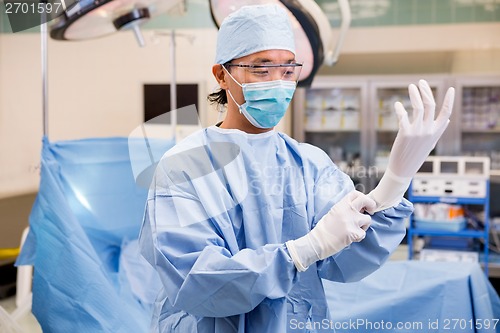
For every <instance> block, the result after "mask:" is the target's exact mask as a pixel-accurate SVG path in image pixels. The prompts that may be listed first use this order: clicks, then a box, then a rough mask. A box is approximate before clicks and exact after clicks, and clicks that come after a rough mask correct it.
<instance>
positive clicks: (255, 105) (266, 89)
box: [224, 68, 296, 128]
mask: <svg viewBox="0 0 500 333" xmlns="http://www.w3.org/2000/svg"><path fill="white" fill-rule="evenodd" d="M224 69H225V68H224ZM226 72H227V73H228V74H229V76H231V78H232V79H233V80H234V82H236V83H237V84H238V85H239V86H240V87H241V88H242V89H243V97H244V98H245V103H243V104H241V105H240V104H238V103H237V102H236V100H235V99H234V97H233V95H232V94H231V92H230V91H229V90H228V93H229V96H230V97H231V99H232V100H233V101H234V103H235V104H236V105H237V106H238V109H239V110H240V113H242V114H243V115H244V116H245V118H247V119H248V121H249V122H250V123H251V124H252V125H254V126H255V127H258V128H272V127H274V126H276V125H277V124H278V123H279V121H280V120H281V119H282V118H283V116H284V115H285V112H286V109H287V108H288V105H289V104H290V101H291V100H292V97H293V94H294V92H295V87H296V83H295V81H285V80H275V81H264V82H252V83H243V84H240V83H239V82H238V81H236V79H235V78H234V77H233V76H232V75H231V74H230V73H229V72H228V71H227V70H226Z"/></svg>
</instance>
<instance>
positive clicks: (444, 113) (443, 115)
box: [436, 87, 455, 128]
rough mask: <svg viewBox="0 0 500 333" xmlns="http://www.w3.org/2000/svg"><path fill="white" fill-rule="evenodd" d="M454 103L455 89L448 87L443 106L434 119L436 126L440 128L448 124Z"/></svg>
mask: <svg viewBox="0 0 500 333" xmlns="http://www.w3.org/2000/svg"><path fill="white" fill-rule="evenodd" d="M454 101H455V88H453V87H450V88H449V89H448V91H447V92H446V95H445V96H444V101H443V106H442V107H441V111H439V115H438V116H437V119H436V126H437V127H438V128H440V127H441V126H443V125H444V124H447V123H448V122H449V119H450V116H451V112H452V111H453V103H454Z"/></svg>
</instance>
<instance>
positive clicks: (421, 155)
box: [368, 80, 455, 214]
mask: <svg viewBox="0 0 500 333" xmlns="http://www.w3.org/2000/svg"><path fill="white" fill-rule="evenodd" d="M418 86H419V88H420V91H419V89H417V87H416V86H415V85H413V84H410V86H409V87H408V91H409V93H410V100H411V105H412V107H413V121H412V122H411V123H410V121H409V120H408V113H407V112H406V110H405V109H404V107H403V105H402V104H401V103H400V102H396V103H395V105H394V107H395V109H396V114H397V115H398V118H399V131H398V134H397V135H396V139H395V140H394V144H393V146H392V149H391V154H390V156H389V164H388V167H387V170H386V171H385V173H384V176H383V177H382V179H381V180H380V183H379V184H378V185H377V187H376V188H375V189H374V190H373V191H371V192H370V193H369V194H368V195H369V196H370V197H371V198H373V200H375V201H376V203H377V208H376V210H374V211H369V213H371V214H372V213H373V212H375V211H380V210H383V209H386V208H388V207H392V206H394V205H396V204H398V203H399V202H400V201H401V199H402V198H403V195H404V193H405V191H406V189H407V188H408V186H409V185H410V182H411V179H412V178H413V176H414V175H415V174H416V173H417V171H418V169H420V167H421V166H422V164H423V163H424V161H425V159H426V158H427V156H429V154H430V152H431V151H432V150H433V149H434V147H435V146H436V143H437V141H438V140H439V138H440V137H441V135H442V134H443V132H444V131H445V129H446V127H447V126H448V123H449V122H450V120H449V118H450V115H451V112H452V109H453V101H454V99H455V89H454V88H449V89H448V91H447V92H446V96H445V98H444V102H443V106H442V108H441V111H440V112H439V115H438V116H437V118H436V119H434V114H435V109H436V102H435V101H434V97H433V95H432V90H431V88H430V87H429V84H428V83H427V81H425V80H420V81H419V83H418Z"/></svg>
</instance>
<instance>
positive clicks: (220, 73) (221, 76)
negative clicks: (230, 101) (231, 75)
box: [212, 64, 228, 89]
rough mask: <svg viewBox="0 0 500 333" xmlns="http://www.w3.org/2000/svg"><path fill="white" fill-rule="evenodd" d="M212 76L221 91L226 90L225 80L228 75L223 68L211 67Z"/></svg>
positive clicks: (218, 66)
mask: <svg viewBox="0 0 500 333" xmlns="http://www.w3.org/2000/svg"><path fill="white" fill-rule="evenodd" d="M212 74H213V75H214V76H215V79H216V80H217V83H219V86H220V87H221V88H222V89H227V88H228V87H227V78H228V75H227V73H226V71H225V70H224V68H222V65H220V64H216V65H213V67H212Z"/></svg>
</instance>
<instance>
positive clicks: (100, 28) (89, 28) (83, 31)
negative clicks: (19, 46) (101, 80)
mask: <svg viewBox="0 0 500 333" xmlns="http://www.w3.org/2000/svg"><path fill="white" fill-rule="evenodd" d="M177 6H184V1H183V0H81V1H76V2H74V3H73V4H71V5H69V6H68V7H67V8H66V10H65V12H64V14H63V15H62V16H60V17H58V19H57V20H56V21H55V23H54V25H52V26H51V31H50V36H51V37H52V38H53V39H57V40H85V39H91V38H96V37H101V36H106V35H109V34H112V33H115V32H117V31H120V30H132V31H133V32H134V34H135V37H136V39H137V42H138V43H139V45H140V46H144V39H143V37H142V34H141V32H140V29H139V27H140V25H141V24H143V23H145V22H146V21H148V20H149V19H150V18H152V17H155V16H158V15H160V14H163V13H166V12H169V11H173V10H175V9H176V8H178V7H177Z"/></svg>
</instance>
